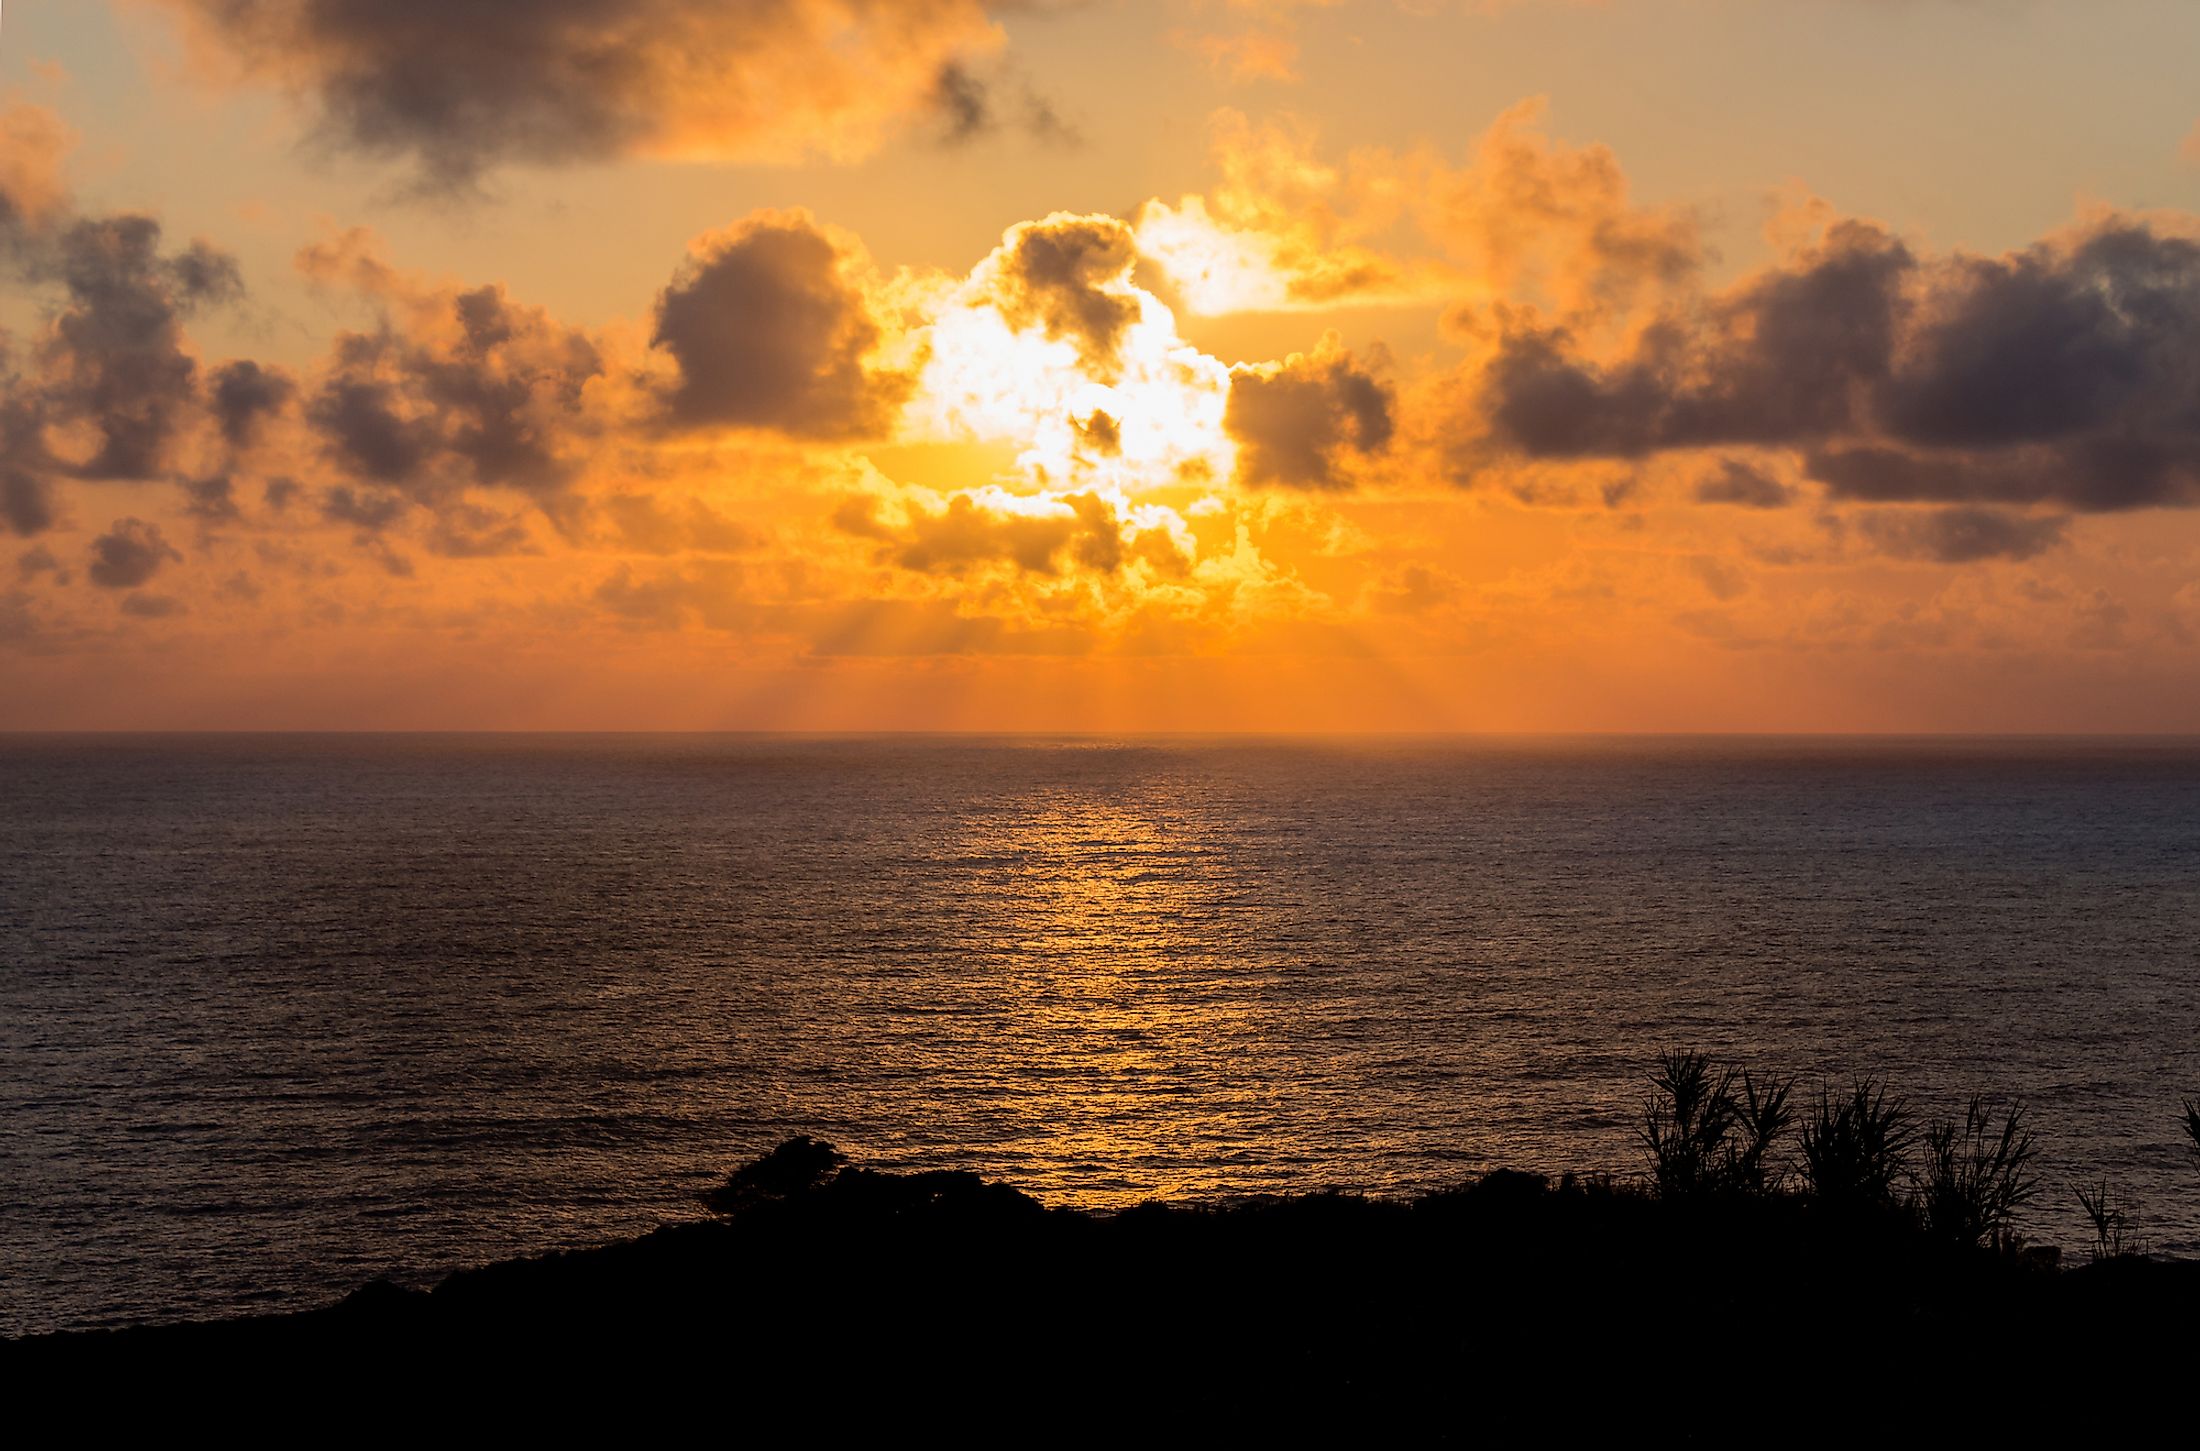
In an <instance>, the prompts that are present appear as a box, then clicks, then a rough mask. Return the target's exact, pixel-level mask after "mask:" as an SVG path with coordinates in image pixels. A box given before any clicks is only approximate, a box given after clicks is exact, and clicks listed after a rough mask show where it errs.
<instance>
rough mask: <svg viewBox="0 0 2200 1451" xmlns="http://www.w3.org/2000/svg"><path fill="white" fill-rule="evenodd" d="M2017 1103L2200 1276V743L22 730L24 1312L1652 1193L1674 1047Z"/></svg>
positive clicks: (3, 1021) (3, 1222) (7, 1068)
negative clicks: (1367, 1195) (642, 1237)
mask: <svg viewBox="0 0 2200 1451" xmlns="http://www.w3.org/2000/svg"><path fill="white" fill-rule="evenodd" d="M1675 1046H1678V1047H1694V1048H1701V1049H1704V1050H1706V1051H1709V1052H1712V1053H1715V1054H1718V1055H1721V1056H1723V1057H1725V1058H1727V1059H1730V1060H1731V1061H1734V1062H1736V1063H1740V1064H1746V1065H1749V1066H1751V1067H1753V1068H1756V1069H1759V1070H1769V1071H1776V1072H1783V1073H1792V1074H1795V1075H1798V1078H1799V1088H1798V1093H1799V1096H1803V1097H1812V1096H1815V1094H1816V1092H1817V1091H1818V1088H1819V1086H1820V1085H1821V1084H1825V1085H1831V1086H1833V1087H1835V1088H1839V1087H1842V1086H1845V1085H1846V1084H1848V1083H1849V1082H1850V1081H1851V1080H1852V1079H1853V1078H1855V1077H1857V1076H1859V1075H1867V1074H1868V1075H1872V1076H1875V1077H1878V1078H1881V1079H1884V1080H1885V1081H1886V1082H1887V1083H1888V1084H1890V1085H1891V1086H1892V1087H1893V1088H1894V1089H1895V1090H1896V1091H1897V1092H1900V1093H1903V1094H1906V1095H1908V1096H1909V1098H1910V1099H1911V1100H1912V1102H1913V1103H1914V1104H1915V1105H1916V1106H1917V1108H1918V1110H1919V1112H1920V1113H1923V1114H1940V1113H1946V1112H1948V1111H1950V1110H1952V1109H1959V1108H1960V1104H1961V1102H1962V1101H1963V1100H1964V1099H1965V1098H1966V1097H1967V1096H1968V1095H1970V1094H1972V1093H1985V1094H1989V1095H1998V1096H2000V1097H2002V1098H2004V1099H2022V1100H2023V1101H2024V1102H2025V1103H2026V1104H2027V1105H2028V1107H2029V1111H2030V1113H2031V1115H2032V1120H2033V1122H2034V1124H2035V1126H2036V1130H2037V1133H2038V1138H2039V1143H2040V1147H2041V1168H2042V1173H2041V1190H2040V1194H2039V1196H2038V1198H2037V1199H2036V1200H2035V1201H2034V1203H2033V1204H2032V1205H2031V1206H2029V1208H2028V1209H2027V1211H2026V1213H2025V1216H2024V1218H2023V1220H2022V1224H2023V1227H2024V1229H2025V1230H2026V1232H2027V1233H2028V1234H2029V1235H2030V1236H2031V1237H2032V1238H2033V1239H2035V1240H2044V1241H2046V1242H2050V1243H2059V1244H2061V1245H2062V1246H2063V1247H2064V1249H2065V1251H2066V1253H2082V1249H2083V1246H2084V1245H2085V1243H2086V1242H2087V1240H2088V1235H2087V1231H2086V1230H2085V1228H2084V1225H2083V1223H2082V1220H2081V1218H2080V1215H2079V1211H2078V1205H2077V1201H2076V1198H2075V1195H2074V1193H2073V1190H2072V1186H2073V1185H2074V1184H2075V1183H2078V1182H2088V1183H2090V1182H2092V1181H2094V1180H2096V1179H2098V1178H2101V1177H2106V1178H2107V1179H2108V1180H2109V1181H2110V1182H2111V1183H2112V1184H2115V1185H2118V1186H2120V1188H2121V1190H2122V1192H2123V1193H2124V1195H2125V1196H2126V1198H2127V1199H2128V1202H2129V1203H2130V1205H2131V1209H2132V1215H2133V1221H2134V1229H2135V1232H2136V1233H2137V1235H2138V1237H2139V1238H2140V1240H2141V1241H2143V1242H2144V1244H2145V1245H2146V1246H2147V1247H2148V1248H2150V1249H2152V1250H2154V1251H2156V1252H2159V1253H2173V1254H2193V1253H2200V1159H2196V1158H2195V1156H2194V1154H2193V1152H2192V1150H2191V1148H2190V1147H2189V1145H2188V1144H2186V1143H2185V1142H2184V1140H2183V1138H2182V1135H2181V1134H2180V1132H2179V1129H2178V1126H2177V1122H2176V1120H2177V1115H2178V1101H2179V1097H2180V1095H2193V1094H2200V744H2196V743H2194V742H2190V741H2183V740H2168V741H2165V740H2135V739H2097V740H2061V739H2057V740H2034V739H1947V738H1925V739H1888V738H1864V739H1857V738H1840V739H1730V738H1717V739H1703V738H1676V739H1647V738H1634V739H1615V738H1580V739H1573V738H1556V739H1517V740H1515V739H1490V740H1484V739H1469V740H1297V739H1247V740H1219V739H1204V738H1185V739H1170V738H1150V739H1149V738H1133V739H1084V738H1067V739H1037V738H1002V739H978V738H968V737H938V738H928V737H846V738H826V737H771V736H601V737H586V736H470V735H453V736H308V735H301V736H75V737H27V736H15V737H0V1332H4V1333H10V1334H19V1333H24V1332H28V1331H39V1330H47V1329H55V1328H73V1327H89V1326H114V1325H125V1324H134V1323H143V1322H160V1321H170V1320H179V1319H187V1318H200V1317H208V1316H218V1315H229V1314H237V1313H243V1312H247V1311H264V1310H270V1309H277V1308H292V1307H303V1306H307V1305H312V1304H318V1303H325V1302H327V1301H330V1300H333V1299H335V1298H337V1297H339V1296H341V1295H342V1294H343V1293H344V1292H346V1291H347V1290H349V1289H351V1288H353V1287H354V1286H356V1285H358V1284H360V1283H362V1282H363V1281H366V1280H368V1279H371V1278H374V1277H376V1276H388V1277H390V1278H393V1279H396V1280H398V1281H401V1282H404V1283H411V1284H426V1283H432V1282H433V1281H434V1280H435V1279H436V1278H438V1277H440V1276H441V1275H442V1274H445V1273H447V1272H449V1271H450V1270H453V1269H456V1268H460V1267H463V1266H467V1265H474V1264H480V1263H483V1262H486V1261H490V1260H494V1259H498V1258H502V1257H506V1256H511V1255H515V1254H523V1253H533V1252H538V1251H542V1250H546V1249H551V1248H556V1247H565V1246H577V1245H586V1244H594V1243H600V1242H603V1241H606V1240H609V1239H613V1238H616V1237H620V1236H624V1235H629V1234H633V1233H636V1232H638V1231H641V1230H645V1229H647V1228H649V1227H650V1226H652V1225H654V1224H658V1223H661V1222H664V1221H666V1220H670V1219H677V1218H683V1217H688V1216H690V1215H692V1214H694V1213H696V1212H697V1210H696V1207H695V1196H696V1195H697V1194H698V1192H700V1191H701V1190H703V1189H704V1188H706V1187H707V1186H709V1185H710V1184H712V1183H713V1182H715V1181H716V1179H717V1178H718V1177H719V1176H721V1175H723V1174H724V1173H725V1172H726V1171H727V1170H729V1169H730V1168H732V1167H734V1166H735V1165H736V1164H738V1163H740V1162H741V1161H743V1160H744V1159H746V1158H748V1157H751V1156H753V1155H755V1154H757V1153H759V1152H761V1151H762V1150H764V1149H766V1148H768V1147H769V1146H771V1145H772V1144H773V1143H775V1142H777V1141H778V1140H780V1139H781V1138H784V1137H785V1136H787V1135H789V1134H793V1133H798V1132H806V1133H811V1134H816V1135H820V1136H823V1137H826V1138H829V1139H831V1140H833V1141H834V1142H835V1143H836V1144H838V1145H840V1146H841V1147H842V1148H843V1149H844V1150H845V1151H847V1152H848V1153H850V1154H851V1155H852V1156H854V1157H855V1158H857V1159H858V1160H859V1161H861V1162H864V1163H866V1164H870V1165H874V1166H880V1167H903V1168H907V1167H941V1166H953V1167H963V1168H971V1169H976V1170H980V1171H982V1172H984V1173H986V1174H988V1175H992V1176H998V1177H999V1178H1001V1179H1004V1180H1006V1181H1007V1182H1009V1183H1012V1184H1014V1185H1016V1186H1018V1187H1020V1188H1023V1189H1025V1190H1027V1191H1029V1192H1031V1193H1033V1194H1035V1195H1037V1196H1039V1197H1040V1198H1042V1199H1044V1200H1046V1201H1047V1202H1049V1203H1055V1204H1072V1205H1082V1206H1093V1207H1105V1206H1112V1205H1124V1204H1130V1203H1134V1202H1136V1201H1138V1200H1141V1199H1144V1198H1148V1197H1153V1196H1172V1197H1202V1196H1212V1197H1219V1196H1233V1195H1243V1194H1249V1193H1259V1192H1267V1191H1278V1190H1290V1189H1305V1188H1314V1187H1337V1188H1344V1189H1352V1190H1361V1191H1368V1192H1374V1193H1385V1194H1388V1193H1403V1192H1407V1191H1411V1190H1415V1189H1420V1188H1425V1187H1431V1186H1436V1185H1441V1184H1445V1183H1450V1182H1454V1181H1457V1180H1459V1179H1461V1178H1464V1177H1466V1176H1469V1175H1472V1174H1475V1173H1478V1172H1480V1171H1482V1170H1484V1169H1488V1168H1491V1167H1496V1166H1501V1165H1502V1166H1511V1167H1516V1168H1526V1169H1534V1170H1542V1171H1546V1172H1553V1173H1557V1172H1564V1171H1567V1170H1576V1171H1583V1172H1609V1173H1614V1174H1630V1173H1635V1172H1638V1171H1639V1169H1640V1166H1641V1155H1640V1153H1639V1151H1638V1149H1637V1147H1636V1145H1635V1141H1634V1135H1635V1131H1636V1126H1637V1125H1638V1123H1639V1121H1640V1118H1641V1113H1642V1101H1643V1097H1644V1094H1645V1091H1646V1084H1645V1075H1646V1074H1647V1072H1648V1071H1649V1070H1650V1068H1651V1067H1652V1066H1653V1060H1654V1058H1655V1055H1656V1054H1657V1053H1658V1051H1659V1050H1660V1049H1663V1048H1667V1047H1675Z"/></svg>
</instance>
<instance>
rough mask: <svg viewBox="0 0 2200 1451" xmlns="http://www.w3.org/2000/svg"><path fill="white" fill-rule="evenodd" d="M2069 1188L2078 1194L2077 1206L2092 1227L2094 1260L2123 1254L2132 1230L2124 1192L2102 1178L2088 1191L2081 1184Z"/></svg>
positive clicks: (2110, 1258)
mask: <svg viewBox="0 0 2200 1451" xmlns="http://www.w3.org/2000/svg"><path fill="white" fill-rule="evenodd" d="M2071 1187H2072V1188H2073V1189H2075V1190H2076V1191H2077V1194H2078V1203H2079V1204H2080V1205H2082V1206H2083V1207H2084V1209H2085V1217H2086V1220H2087V1222H2088V1223H2090V1224H2091V1225H2092V1226H2093V1258H2094V1259H2096V1260H2112V1259H2115V1258H2116V1257H2117V1256H2119V1255H2121V1254H2123V1253H2125V1250H2126V1239H2125V1236H2126V1233H2127V1231H2129V1229H2130V1228H2131V1219H2130V1214H2129V1212H2128V1211H2127V1210H2126V1208H2125V1204H2124V1196H2123V1192H2122V1191H2121V1190H2119V1189H2115V1188H2113V1187H2111V1186H2110V1184H2109V1182H2108V1180H2107V1179H2105V1178H2104V1179H2102V1180H2100V1181H2099V1182H2098V1183H2096V1184H2094V1185H2093V1186H2092V1187H2091V1188H2088V1187H2087V1186H2085V1185H2083V1184H2074V1185H2072V1186H2071Z"/></svg>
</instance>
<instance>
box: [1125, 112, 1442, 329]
mask: <svg viewBox="0 0 2200 1451" xmlns="http://www.w3.org/2000/svg"><path fill="white" fill-rule="evenodd" d="M1208 124H1209V131H1210V136H1211V147H1212V151H1213V155H1214V160H1215V163H1216V165H1217V166H1218V167H1219V168H1220V169H1221V172H1222V179H1221V180H1220V181H1219V182H1217V183H1216V184H1215V185H1214V186H1212V187H1210V188H1208V190H1207V191H1206V192H1205V193H1204V194H1193V195H1189V196H1185V197H1181V198H1180V199H1179V200H1178V201H1177V202H1176V203H1175V204H1174V205H1171V204H1169V203H1167V202H1164V201H1161V200H1159V199H1155V200H1152V201H1149V202H1147V203H1146V204H1145V205H1144V206H1143V207H1141V208H1140V209H1139V211H1138V215H1137V220H1136V231H1137V236H1138V247H1139V251H1140V252H1141V253H1143V254H1144V255H1145V256H1146V257H1148V258H1150V259H1151V260H1152V261H1153V262H1154V263H1155V264H1156V265H1157V266H1159V268H1160V269H1161V271H1162V273H1163V275H1164V276H1166V277H1167V278H1168V280H1169V283H1170V285H1171V286H1172V287H1173V288H1174V289H1175V292H1176V294H1177V295H1178V296H1179V297H1180V298H1181V299H1182V301H1183V304H1184V305H1185V307H1187V308H1188V309H1189V310H1190V311H1192V312H1194V313H1198V314H1201V315H1206V316H1219V315H1223V314H1228V313H1238V312H1285V311H1296V310H1305V309H1318V308H1330V307H1343V306H1364V305H1370V304H1396V303H1412V302H1425V301H1430V300H1432V299H1433V298H1435V297H1436V296H1438V295H1439V294H1440V293H1441V292H1442V291H1443V290H1445V289H1446V288H1448V287H1449V286H1450V285H1451V283H1452V279H1449V278H1447V277H1444V276H1442V275H1440V274H1439V273H1438V272H1437V271H1435V270H1433V269H1431V268H1430V267H1428V266H1426V265H1422V264H1418V263H1407V262H1401V261H1399V260H1397V259H1395V258H1392V257H1389V256H1386V255H1385V254H1384V253H1382V252H1380V251H1377V250H1375V248H1374V247H1372V246H1370V245H1369V243H1370V242H1371V241H1373V240H1374V239H1376V238H1377V237H1379V236H1380V235H1381V234H1382V233H1384V232H1385V231H1387V230H1388V229H1389V228H1390V227H1391V226H1392V225H1393V224H1394V223H1395V222H1396V220H1397V219H1398V217H1399V216H1400V214H1401V213H1402V212H1403V210H1404V209H1405V199H1406V197H1407V195H1408V194H1409V192H1410V191H1411V190H1412V189H1413V188H1415V187H1419V186H1423V185H1426V184H1427V175H1426V172H1427V167H1426V166H1425V165H1423V164H1422V163H1421V162H1420V161H1419V160H1418V159H1408V158H1402V157H1398V156H1395V155H1393V154H1391V153H1388V152H1381V151H1362V152H1355V153H1353V155H1352V156H1351V158H1350V159H1349V161H1348V162H1347V164H1346V165H1345V166H1343V167H1338V166H1333V165H1330V164H1329V163H1327V162H1325V161H1324V160H1322V158H1321V157H1320V155H1319V154H1318V153H1317V151H1316V149H1315V136H1314V133H1313V131H1312V129H1311V128H1309V127H1308V126H1306V125H1304V124H1303V123H1299V122H1296V121H1271V122H1268V123H1266V124H1261V125H1256V124H1254V123H1253V122H1252V121H1251V120H1249V119H1248V118H1247V117H1246V116H1245V115H1244V114H1242V113H1241V112H1238V111H1234V110H1227V109H1225V110H1221V111H1217V112H1216V113H1215V114H1214V116H1213V117H1212V118H1211V119H1210V121H1209V123H1208Z"/></svg>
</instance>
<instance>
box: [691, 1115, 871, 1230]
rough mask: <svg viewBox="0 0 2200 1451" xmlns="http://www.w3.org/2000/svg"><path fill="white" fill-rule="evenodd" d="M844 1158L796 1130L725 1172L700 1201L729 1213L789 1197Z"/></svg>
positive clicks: (816, 1182)
mask: <svg viewBox="0 0 2200 1451" xmlns="http://www.w3.org/2000/svg"><path fill="white" fill-rule="evenodd" d="M847 1162H848V1156H847V1155H845V1154H843V1153H841V1152H840V1150H838V1149H836V1148H834V1147H833V1146H832V1145H831V1144H828V1143H826V1142H825V1141H824V1140H823V1139H813V1138H811V1137H810V1136H809V1135H808V1134H799V1135H797V1136H796V1137H794V1138H791V1139H788V1140H787V1141H786V1142H785V1143H783V1144H780V1145H779V1146H778V1147H777V1148H775V1149H773V1150H772V1151H771V1152H770V1153H768V1154H766V1155H765V1156H764V1157H763V1158H761V1159H756V1160H754V1161H752V1162H750V1163H747V1164H743V1165H742V1166H741V1167H740V1168H738V1169H736V1170H734V1171H733V1172H732V1173H731V1174H728V1175H727V1176H726V1181H725V1182H724V1183H723V1184H720V1185H719V1186H718V1187H717V1188H715V1189H713V1190H711V1191H710V1192H709V1193H707V1194H705V1195H704V1196H703V1203H704V1205H705V1206H706V1207H708V1208H709V1209H711V1210H712V1211H713V1212H715V1213H718V1214H733V1213H735V1212H737V1211H739V1210H742V1209H746V1208H747V1207H748V1206H750V1205H751V1204H755V1203H757V1202H759V1201H760V1200H765V1199H786V1198H791V1197H793V1196H795V1195H798V1194H803V1193H806V1192H808V1191H809V1190H812V1189H815V1188H817V1187H819V1186H820V1185H822V1184H824V1183H825V1182H826V1181H827V1180H829V1179H831V1178H832V1177H833V1176H834V1175H835V1174H838V1173H839V1172H840V1170H841V1168H842V1167H843V1166H845V1165H846V1164H847Z"/></svg>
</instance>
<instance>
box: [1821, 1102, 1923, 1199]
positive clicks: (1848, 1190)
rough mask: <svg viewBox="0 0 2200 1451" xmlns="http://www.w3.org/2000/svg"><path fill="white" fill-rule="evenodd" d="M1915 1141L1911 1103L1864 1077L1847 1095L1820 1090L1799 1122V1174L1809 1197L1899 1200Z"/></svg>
mask: <svg viewBox="0 0 2200 1451" xmlns="http://www.w3.org/2000/svg"><path fill="white" fill-rule="evenodd" d="M1916 1140H1917V1131H1916V1128H1915V1126H1914V1124H1913V1123H1912V1120H1911V1116H1910V1108H1909V1104H1908V1102H1907V1101H1906V1100H1904V1099H1901V1098H1889V1097H1888V1096H1887V1092H1886V1090H1885V1088H1883V1087H1882V1086H1880V1085H1879V1084H1877V1083H1875V1082H1873V1081H1872V1080H1871V1079H1868V1078H1867V1079H1862V1080H1860V1081H1859V1082H1857V1083H1856V1084H1855V1085H1854V1086H1853V1087H1851V1088H1850V1089H1849V1091H1848V1092H1847V1093H1846V1094H1840V1095H1836V1094H1834V1093H1833V1092H1832V1091H1831V1090H1827V1089H1821V1090H1820V1091H1819V1094H1818V1102H1817V1104H1816V1105H1815V1106H1814V1107H1813V1108H1812V1110H1811V1115H1810V1119H1809V1121H1808V1122H1806V1123H1805V1124H1804V1125H1803V1133H1802V1156H1803V1157H1802V1165H1801V1168H1802V1175H1803V1183H1804V1185H1805V1187H1806V1189H1807V1190H1808V1192H1809V1194H1810V1196H1811V1198H1813V1199H1814V1200H1816V1201H1818V1202H1819V1203H1820V1204H1824V1205H1828V1206H1831V1207H1837V1208H1844V1209H1867V1208H1883V1207H1887V1206H1891V1205H1895V1204H1897V1203H1899V1186H1900V1185H1901V1183H1902V1181H1903V1178H1904V1176H1905V1175H1906V1173H1907V1172H1908V1164H1909V1151H1910V1148H1911V1146H1912V1145H1913V1144H1914V1143H1915V1142H1916Z"/></svg>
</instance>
